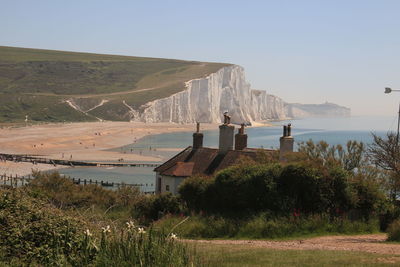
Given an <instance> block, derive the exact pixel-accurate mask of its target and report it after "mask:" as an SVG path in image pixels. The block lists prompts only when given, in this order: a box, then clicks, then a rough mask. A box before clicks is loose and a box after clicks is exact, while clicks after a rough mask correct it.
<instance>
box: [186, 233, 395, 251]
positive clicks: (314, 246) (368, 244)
mask: <svg viewBox="0 0 400 267" xmlns="http://www.w3.org/2000/svg"><path fill="white" fill-rule="evenodd" d="M386 237H387V236H386V234H370V235H352V236H323V237H315V238H309V239H299V240H291V241H266V240H186V241H187V242H190V243H192V242H193V243H203V244H219V245H246V246H248V247H254V248H270V249H282V250H288V249H292V250H344V251H362V252H369V253H378V254H391V255H400V244H392V243H386V242H385V240H386Z"/></svg>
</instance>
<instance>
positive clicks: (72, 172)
mask: <svg viewBox="0 0 400 267" xmlns="http://www.w3.org/2000/svg"><path fill="white" fill-rule="evenodd" d="M287 123H291V124H292V135H293V136H294V138H295V143H298V142H302V141H307V140H309V139H312V140H314V141H315V142H318V141H320V140H324V141H326V142H328V143H329V144H332V145H333V144H335V145H336V144H342V145H345V144H346V143H347V141H348V140H357V141H362V142H364V143H366V144H368V143H370V142H371V141H372V136H371V133H375V134H377V135H381V136H382V135H384V134H386V133H387V132H388V131H396V130H397V117H396V116H392V117H346V118H307V119H299V120H290V121H280V122H275V123H273V124H274V126H273V127H257V128H247V129H246V132H247V135H248V146H249V147H257V148H261V147H263V148H278V147H279V137H280V136H282V125H284V124H287ZM203 133H204V146H208V147H218V134H219V133H218V129H216V130H213V131H204V132H203ZM190 145H192V133H191V132H182V133H169V134H159V135H152V136H147V137H144V138H142V139H140V140H139V141H138V142H136V143H134V144H131V145H127V146H124V147H121V148H117V149H115V150H118V151H124V152H125V153H136V154H142V155H151V156H155V157H159V158H160V159H164V160H165V159H168V158H170V157H171V156H173V155H175V154H177V153H178V152H177V151H165V150H168V148H185V147H187V146H190ZM60 173H62V174H65V175H69V176H71V177H76V178H83V179H85V178H86V179H97V180H104V181H115V182H125V183H134V184H137V183H140V184H147V186H144V187H143V188H142V190H143V191H153V190H154V183H155V175H154V173H153V168H138V167H115V168H101V167H79V168H69V169H62V170H60Z"/></svg>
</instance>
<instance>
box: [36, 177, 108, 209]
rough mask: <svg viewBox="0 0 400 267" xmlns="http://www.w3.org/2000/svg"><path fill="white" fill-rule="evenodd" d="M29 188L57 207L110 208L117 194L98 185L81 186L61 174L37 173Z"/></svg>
mask: <svg viewBox="0 0 400 267" xmlns="http://www.w3.org/2000/svg"><path fill="white" fill-rule="evenodd" d="M34 177H35V179H33V180H32V181H31V182H30V183H29V185H28V187H29V188H30V190H31V191H32V192H33V193H34V194H35V195H41V196H44V197H46V198H47V199H49V201H50V202H51V203H52V204H54V205H55V206H57V207H61V208H63V207H74V208H81V207H89V206H92V205H98V206H102V207H106V208H108V207H110V206H111V205H113V204H115V202H116V193H115V192H114V191H111V190H108V189H104V188H102V187H101V186H98V185H85V186H80V185H76V184H74V183H73V182H72V181H71V180H70V179H67V178H64V177H61V176H60V174H59V173H56V172H54V173H40V172H38V173H35V174H34Z"/></svg>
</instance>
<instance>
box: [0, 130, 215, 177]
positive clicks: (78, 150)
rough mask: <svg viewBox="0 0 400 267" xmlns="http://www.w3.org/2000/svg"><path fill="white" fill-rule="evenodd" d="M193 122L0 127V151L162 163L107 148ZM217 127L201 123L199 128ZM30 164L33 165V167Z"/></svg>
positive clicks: (11, 165) (25, 167)
mask: <svg viewBox="0 0 400 267" xmlns="http://www.w3.org/2000/svg"><path fill="white" fill-rule="evenodd" d="M195 128H196V125H195V124H176V123H142V122H84V123H63V124H60V123H56V124H41V125H32V126H25V127H4V128H0V153H6V154H20V155H32V156H37V157H43V158H49V159H64V160H73V161H93V162H102V161H103V162H119V161H120V160H123V161H125V162H149V161H151V162H161V160H162V159H160V158H157V157H151V156H145V155H139V154H126V153H121V152H118V151H110V150H111V149H113V148H118V147H122V146H125V145H128V144H132V143H135V142H138V141H139V140H140V139H141V138H143V137H145V136H148V135H155V134H162V133H171V132H188V131H194V130H195ZM211 129H218V125H217V124H206V123H204V124H201V130H211ZM32 167H33V168H32ZM61 167H65V166H60V165H56V166H54V165H52V164H35V165H32V163H26V162H25V163H24V162H18V163H17V162H11V161H2V162H0V174H7V175H19V176H23V175H28V174H30V173H31V172H32V170H31V169H34V170H38V171H48V170H52V169H59V168H61Z"/></svg>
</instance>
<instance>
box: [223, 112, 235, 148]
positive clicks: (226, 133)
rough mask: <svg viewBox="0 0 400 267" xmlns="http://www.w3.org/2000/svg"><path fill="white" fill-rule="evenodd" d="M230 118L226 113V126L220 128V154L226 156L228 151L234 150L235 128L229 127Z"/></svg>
mask: <svg viewBox="0 0 400 267" xmlns="http://www.w3.org/2000/svg"><path fill="white" fill-rule="evenodd" d="M229 123H230V116H229V115H228V113H227V112H225V113H224V124H222V125H220V126H219V153H220V154H225V153H226V152H228V150H232V149H233V138H234V131H235V127H234V126H233V125H229Z"/></svg>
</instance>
